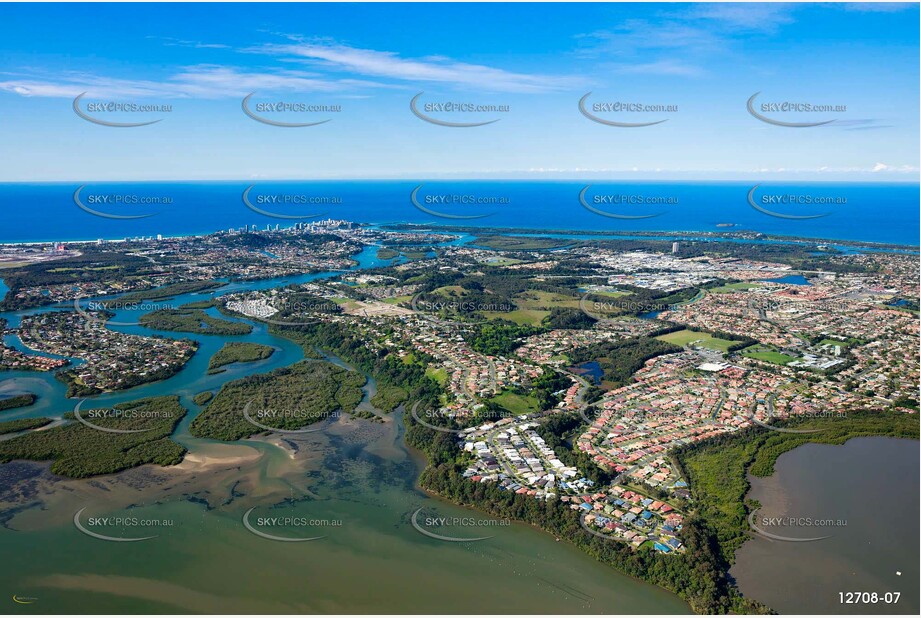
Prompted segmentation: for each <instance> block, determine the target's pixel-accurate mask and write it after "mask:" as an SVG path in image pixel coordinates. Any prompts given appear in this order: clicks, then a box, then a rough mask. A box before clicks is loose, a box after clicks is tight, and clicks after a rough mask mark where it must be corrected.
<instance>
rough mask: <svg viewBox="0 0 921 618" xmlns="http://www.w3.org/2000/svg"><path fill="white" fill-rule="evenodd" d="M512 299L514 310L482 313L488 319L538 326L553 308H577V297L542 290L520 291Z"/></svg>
mask: <svg viewBox="0 0 921 618" xmlns="http://www.w3.org/2000/svg"><path fill="white" fill-rule="evenodd" d="M512 301H513V302H514V303H515V306H516V307H517V309H516V310H515V311H507V312H505V311H484V312H483V315H485V316H486V317H487V318H488V319H490V320H497V319H501V320H509V321H510V322H515V323H516V324H522V325H526V326H539V325H540V323H541V322H542V321H543V319H544V318H545V317H547V316H548V315H550V311H551V310H552V309H554V308H557V307H565V308H568V309H578V308H579V299H578V298H573V297H572V296H566V295H565V294H557V293H555V292H546V291H544V290H528V291H526V292H520V293H518V294H516V295H515V296H514V297H512Z"/></svg>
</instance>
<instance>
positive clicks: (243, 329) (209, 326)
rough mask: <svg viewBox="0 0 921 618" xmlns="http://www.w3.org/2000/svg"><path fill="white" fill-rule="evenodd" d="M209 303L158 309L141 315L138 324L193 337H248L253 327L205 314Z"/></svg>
mask: <svg viewBox="0 0 921 618" xmlns="http://www.w3.org/2000/svg"><path fill="white" fill-rule="evenodd" d="M206 306H208V307H210V306H211V303H210V302H195V303H188V304H185V305H182V306H180V307H179V308H178V309H158V310H156V311H151V312H150V313H147V314H145V315H142V316H141V318H140V320H138V322H139V323H140V325H141V326H143V327H145V328H152V329H154V330H168V331H175V332H181V333H192V334H195V335H228V336H233V335H248V334H250V333H251V332H253V327H252V325H250V324H247V323H245V322H231V321H230V320H224V319H221V318H216V317H213V316H210V315H208V314H207V313H205V311H204V308H203V307H206Z"/></svg>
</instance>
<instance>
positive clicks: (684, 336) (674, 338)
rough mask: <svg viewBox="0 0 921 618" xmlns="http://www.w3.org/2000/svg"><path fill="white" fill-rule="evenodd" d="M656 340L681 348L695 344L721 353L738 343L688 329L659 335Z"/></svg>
mask: <svg viewBox="0 0 921 618" xmlns="http://www.w3.org/2000/svg"><path fill="white" fill-rule="evenodd" d="M656 339H658V340H659V341H667V342H668V343H673V344H675V345H680V346H686V345H688V344H690V343H692V342H693V343H694V345H696V346H700V347H702V348H708V349H710V350H718V351H720V352H725V351H727V350H728V349H729V346H731V345H732V344H734V343H737V342H736V341H730V340H728V339H720V338H719V337H714V336H712V335H709V334H707V333H701V332H697V331H693V330H687V329H685V330H679V331H675V332H673V333H668V334H665V335H659V336H658V337H656Z"/></svg>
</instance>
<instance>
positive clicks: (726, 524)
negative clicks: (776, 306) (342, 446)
mask: <svg viewBox="0 0 921 618" xmlns="http://www.w3.org/2000/svg"><path fill="white" fill-rule="evenodd" d="M273 330H274V332H275V333H276V334H278V335H280V336H284V337H288V338H290V339H292V340H293V341H295V342H304V343H302V345H304V344H305V343H306V344H307V345H315V346H317V347H320V348H321V349H330V348H329V347H326V346H323V345H322V343H324V342H325V343H327V344H334V345H333V346H332V347H333V348H334V349H335V352H336V354H337V355H339V356H341V357H342V358H343V359H344V360H346V361H348V362H350V363H352V364H354V365H355V366H358V367H361V368H362V369H364V370H368V371H369V373H370V374H371V375H372V377H374V378H375V379H377V380H378V381H379V382H380V383H381V384H391V385H397V386H399V387H400V388H402V389H403V390H404V392H406V393H407V395H408V397H407V399H406V402H405V403H406V404H407V407H408V406H409V405H410V403H415V402H421V403H422V404H423V405H426V406H430V407H437V405H438V401H439V394H440V391H441V386H440V385H439V383H438V381H437V380H436V379H435V378H434V377H432V376H430V375H428V374H426V373H425V371H424V368H421V367H420V371H419V372H418V373H416V372H408V373H407V374H406V375H405V376H402V378H403V379H402V380H400V381H396V382H395V381H394V377H395V376H393V375H385V374H382V373H380V372H379V371H378V372H375V371H374V368H375V367H387V366H388V365H389V363H388V361H387V359H389V358H390V356H389V355H388V356H387V357H385V359H380V358H377V359H375V362H374V363H368V361H367V359H361V358H360V356H361V354H362V353H365V354H368V351H367V348H360V347H354V348H353V347H351V346H350V345H349V340H350V337H349V334H348V333H347V332H343V331H342V329H340V328H338V327H336V326H335V325H332V324H321V325H313V326H310V327H297V328H293V327H275V326H273ZM355 352H357V354H355ZM555 418H556V417H550V419H548V420H547V421H545V422H544V424H543V425H542V427H541V431H542V434H544V437H545V440H547V441H548V442H551V440H550V439H549V438H554V437H555V438H557V440H554V441H553V442H552V443H553V444H554V446H555V447H557V448H558V449H559V451H558V452H559V453H561V457H562V456H564V455H565V456H566V457H567V460H572V459H573V458H572V457H571V455H572V453H571V452H570V451H569V449H568V447H567V445H566V443H565V436H567V435H571V434H572V432H573V431H574V430H575V429H574V427H573V425H574V424H575V425H579V424H580V423H581V420H580V419H579V418H576V416H575V415H570V418H569V421H570V422H566V419H557V421H559V422H557V421H555V420H554V419H555ZM404 422H405V423H406V434H405V439H406V444H407V445H408V446H409V447H411V448H413V449H415V450H417V451H419V452H420V453H422V454H423V455H424V456H425V458H426V461H427V465H426V466H425V468H424V470H423V471H422V473H421V474H420V476H419V479H418V481H417V484H418V486H419V487H420V488H421V489H422V490H424V491H426V492H428V493H430V494H432V495H435V496H438V497H440V498H442V499H445V500H448V501H450V502H453V503H455V504H458V505H461V506H466V507H472V508H476V509H478V510H480V511H482V512H484V513H486V514H489V515H491V516H494V517H499V518H508V519H513V520H515V521H518V522H521V523H525V524H529V525H531V526H534V527H537V528H540V529H541V530H543V531H545V532H547V533H549V534H553V535H554V536H555V537H556V538H558V539H565V540H566V541H568V542H570V543H572V544H573V545H575V546H576V547H578V548H579V549H581V550H583V551H585V552H586V553H587V554H589V555H590V556H593V557H594V558H596V559H597V560H599V561H600V562H603V563H605V564H607V565H609V566H611V567H612V568H615V569H616V570H618V571H619V572H621V573H623V574H626V575H628V576H631V577H635V578H637V579H639V580H642V581H644V582H647V583H651V584H654V585H657V586H659V587H661V588H664V589H666V590H668V591H670V592H673V593H675V594H677V595H678V596H679V597H681V598H682V599H683V600H685V601H686V602H687V603H688V604H689V605H690V607H691V609H692V610H693V611H694V612H695V613H699V614H707V613H714V614H727V613H759V614H765V613H771V612H772V610H771V609H770V608H769V607H768V606H766V605H764V604H763V603H761V602H759V601H757V600H754V599H750V598H747V597H743V596H742V594H741V592H740V591H739V590H738V588H737V587H736V586H735V584H734V582H733V581H732V579H731V577H730V576H729V569H730V567H731V566H732V564H733V562H734V561H735V551H736V550H737V549H738V548H739V547H740V546H741V544H742V543H743V542H744V541H745V540H746V539H747V538H749V526H748V521H747V516H748V514H749V513H750V512H751V510H752V509H753V508H757V505H753V504H751V503H749V502H748V501H747V500H746V497H745V496H746V494H747V491H748V480H747V477H746V475H747V474H748V473H751V474H755V475H762V476H763V475H769V474H771V473H772V472H773V466H774V462H776V460H777V457H779V456H780V455H781V454H782V453H784V452H787V451H789V450H792V449H794V448H796V447H797V446H800V445H802V444H805V443H807V442H821V443H829V444H843V443H844V442H846V441H847V440H848V439H850V438H853V437H862V436H867V435H884V436H892V437H907V438H912V439H918V437H919V434H918V417H917V415H915V414H906V413H902V412H897V411H887V412H853V413H850V414H849V415H847V416H846V417H844V418H833V419H828V418H822V419H795V420H791V421H788V422H787V425H788V426H789V427H791V428H792V427H796V428H805V429H809V428H819V429H822V430H823V431H822V432H821V433H817V434H809V435H804V434H791V433H782V432H776V431H771V430H768V429H763V428H760V427H755V428H751V429H747V430H744V431H742V432H738V433H734V434H726V435H723V436H718V437H716V438H712V439H710V440H707V441H705V442H702V443H700V444H695V445H690V446H687V447H683V448H682V449H679V450H677V451H676V452H674V453H673V454H672V457H673V460H674V461H675V462H676V463H677V464H678V466H679V470H680V471H681V473H682V474H683V475H685V476H686V478H688V479H689V480H690V482H691V484H690V486H691V488H692V497H693V500H692V501H691V502H690V509H689V517H688V519H687V520H686V522H685V526H684V529H683V531H682V535H681V536H682V540H683V542H684V545H685V548H686V551H685V552H683V553H681V554H673V555H665V554H662V553H659V552H654V551H652V550H651V549H648V548H645V547H644V548H639V549H636V550H635V549H633V548H631V547H630V546H628V545H627V544H626V543H622V542H618V541H616V540H606V539H600V538H598V537H596V536H594V535H590V534H588V533H587V532H585V530H584V529H583V528H582V527H581V525H580V521H579V515H578V513H576V512H574V511H572V510H571V509H569V508H566V507H565V505H564V504H563V503H561V502H559V501H556V500H554V501H549V502H542V501H538V500H534V499H533V498H532V497H529V496H522V495H519V494H515V493H512V492H508V491H503V490H501V489H499V488H498V487H496V486H495V485H492V484H485V485H484V484H480V483H473V482H471V481H469V480H468V479H466V478H464V477H463V476H462V473H463V469H464V465H463V464H461V461H460V460H461V457H462V453H461V450H460V448H459V446H458V444H457V441H456V439H455V435H454V434H452V433H445V432H439V431H435V430H433V429H430V428H428V427H425V426H424V425H422V424H420V423H418V422H416V421H415V419H413V417H412V415H409V414H404ZM778 426H780V423H779V422H778ZM576 429H578V427H576ZM557 433H558V434H560V435H556V434H557ZM551 434H552V435H551ZM740 453H741V455H740ZM595 468H597V467H593V468H589V469H588V470H587V472H588V473H590V474H597V473H602V474H603V472H604V471H603V470H601V469H600V468H598V469H595ZM698 486H699V487H698Z"/></svg>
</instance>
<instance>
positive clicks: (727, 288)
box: [709, 281, 761, 294]
mask: <svg viewBox="0 0 921 618" xmlns="http://www.w3.org/2000/svg"><path fill="white" fill-rule="evenodd" d="M760 287H761V284H760V283H747V282H745V281H739V282H738V283H727V284H726V285H721V286H720V287H718V288H710V290H709V291H710V292H713V293H714V294H726V293H729V292H737V291H739V290H754V289H755V288H760Z"/></svg>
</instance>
